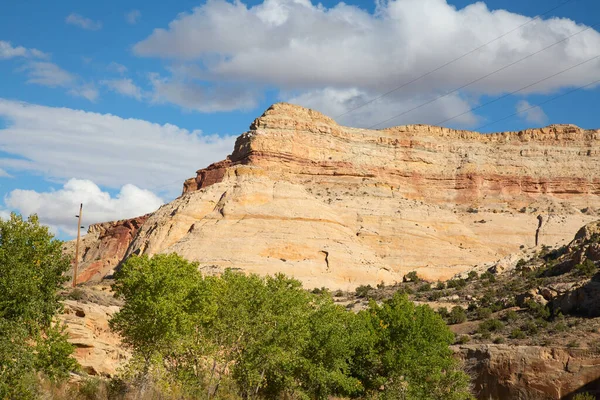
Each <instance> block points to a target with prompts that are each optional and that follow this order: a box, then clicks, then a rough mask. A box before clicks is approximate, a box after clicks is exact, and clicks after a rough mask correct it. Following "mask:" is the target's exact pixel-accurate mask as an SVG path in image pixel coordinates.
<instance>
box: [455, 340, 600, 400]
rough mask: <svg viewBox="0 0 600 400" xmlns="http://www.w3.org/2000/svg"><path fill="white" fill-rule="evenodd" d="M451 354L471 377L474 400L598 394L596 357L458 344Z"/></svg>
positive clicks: (529, 399)
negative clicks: (460, 362) (476, 399)
mask: <svg viewBox="0 0 600 400" xmlns="http://www.w3.org/2000/svg"><path fill="white" fill-rule="evenodd" d="M454 351H455V354H456V355H457V356H458V357H459V358H461V359H462V360H464V361H465V363H466V366H467V369H468V371H469V372H470V373H471V374H472V377H473V384H474V392H475V394H476V396H477V398H478V399H482V400H483V399H486V400H487V399H519V400H542V399H543V400H546V399H548V400H550V399H552V400H558V399H562V398H567V396H568V395H571V394H573V393H575V392H576V391H580V390H585V391H587V392H590V393H598V394H600V390H599V389H600V383H599V382H598V380H600V354H598V353H597V352H593V351H589V350H581V349H567V348H548V347H539V346H508V345H491V344H490V345H461V346H454Z"/></svg>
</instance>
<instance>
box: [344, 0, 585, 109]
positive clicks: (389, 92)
mask: <svg viewBox="0 0 600 400" xmlns="http://www.w3.org/2000/svg"><path fill="white" fill-rule="evenodd" d="M572 1H574V0H566V1H564V2H562V3H560V4H559V5H558V6H556V7H553V8H551V9H550V10H548V11H546V12H544V13H543V14H540V15H538V16H536V17H535V18H533V19H530V20H529V21H527V22H525V23H524V24H521V25H519V26H517V27H516V28H514V29H512V30H510V31H508V32H506V33H503V34H502V35H500V36H498V37H497V38H495V39H493V40H490V41H489V42H487V43H484V44H482V45H481V46H479V47H477V48H475V49H473V50H471V51H469V52H467V53H465V54H463V55H462V56H460V57H457V58H455V59H453V60H450V61H448V62H447V63H445V64H443V65H440V66H439V67H437V68H435V69H433V70H431V71H429V72H427V73H425V74H423V75H421V76H419V77H417V78H414V79H413V80H411V81H408V82H406V83H403V84H401V85H400V86H397V87H395V88H394V89H392V90H389V91H387V92H385V93H383V94H381V95H379V96H377V97H374V98H372V99H371V100H368V101H366V102H365V103H363V104H361V105H359V106H356V107H354V108H351V109H349V110H348V111H346V112H344V113H343V114H340V115H338V116H336V117H335V119H338V118H340V117H343V116H345V115H347V114H349V113H351V112H353V111H356V110H358V109H359V108H362V107H364V106H367V105H369V104H371V103H373V102H374V101H377V100H379V99H381V98H383V97H385V96H387V95H388V94H391V93H394V92H395V91H398V90H400V89H402V88H405V87H406V86H408V85H410V84H412V83H415V82H417V81H420V80H421V79H423V78H425V77H427V76H429V75H431V74H433V73H435V72H437V71H439V70H441V69H443V68H445V67H447V66H449V65H451V64H454V63H455V62H457V61H460V60H462V59H463V58H465V57H467V56H469V55H471V54H473V53H475V52H477V51H478V50H481V49H483V48H484V47H486V46H488V45H490V44H492V43H494V42H496V41H498V40H500V39H502V38H504V37H506V36H508V35H510V34H511V33H513V32H515V31H518V30H519V29H521V28H523V27H524V26H527V25H529V24H531V23H532V22H534V21H536V20H538V19H541V17H543V16H544V15H546V14H549V13H551V12H552V11H555V10H557V9H559V8H561V7H562V6H564V5H566V4H568V3H571V2H572Z"/></svg>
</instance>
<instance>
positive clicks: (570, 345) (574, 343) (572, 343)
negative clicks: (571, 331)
mask: <svg viewBox="0 0 600 400" xmlns="http://www.w3.org/2000/svg"><path fill="white" fill-rule="evenodd" d="M567 347H568V348H570V349H574V348H577V347H579V342H578V341H577V340H575V339H573V340H571V341H570V342H569V343H567Z"/></svg>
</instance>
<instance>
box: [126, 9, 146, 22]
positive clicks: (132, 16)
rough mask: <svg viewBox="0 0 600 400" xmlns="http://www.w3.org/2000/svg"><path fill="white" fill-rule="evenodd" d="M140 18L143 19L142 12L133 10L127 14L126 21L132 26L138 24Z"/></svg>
mask: <svg viewBox="0 0 600 400" xmlns="http://www.w3.org/2000/svg"><path fill="white" fill-rule="evenodd" d="M140 18H142V13H141V12H140V10H131V11H129V12H128V13H127V14H125V20H126V21H127V23H129V24H131V25H135V24H137V23H138V21H139V20H140Z"/></svg>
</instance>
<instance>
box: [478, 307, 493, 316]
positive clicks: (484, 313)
mask: <svg viewBox="0 0 600 400" xmlns="http://www.w3.org/2000/svg"><path fill="white" fill-rule="evenodd" d="M491 316H492V310H490V309H489V308H486V307H482V308H480V309H478V310H477V318H479V319H488V318H489V317H491Z"/></svg>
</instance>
